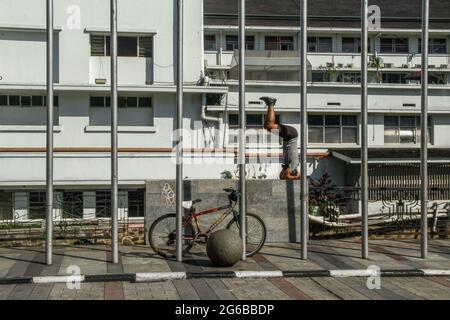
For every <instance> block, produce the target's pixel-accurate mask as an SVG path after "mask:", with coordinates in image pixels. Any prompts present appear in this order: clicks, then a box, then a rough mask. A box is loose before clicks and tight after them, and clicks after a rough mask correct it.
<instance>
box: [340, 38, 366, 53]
mask: <svg viewBox="0 0 450 320" xmlns="http://www.w3.org/2000/svg"><path fill="white" fill-rule="evenodd" d="M368 51H369V52H370V41H368ZM342 52H344V53H360V52H361V40H360V38H342Z"/></svg>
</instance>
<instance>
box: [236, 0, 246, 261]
mask: <svg viewBox="0 0 450 320" xmlns="http://www.w3.org/2000/svg"><path fill="white" fill-rule="evenodd" d="M246 122H247V121H246V114H245V0H240V1H239V156H238V161H239V191H240V193H241V198H240V202H239V212H240V219H241V220H240V224H241V229H240V232H241V239H242V247H243V251H242V260H243V261H245V260H246V259H247V255H246V251H247V250H246V244H247V242H246V239H247V224H246V220H247V219H246V213H247V210H246V208H247V205H246V201H247V198H246V197H247V191H246V185H245V160H246V159H245V149H246V147H245V145H246V137H245V126H246Z"/></svg>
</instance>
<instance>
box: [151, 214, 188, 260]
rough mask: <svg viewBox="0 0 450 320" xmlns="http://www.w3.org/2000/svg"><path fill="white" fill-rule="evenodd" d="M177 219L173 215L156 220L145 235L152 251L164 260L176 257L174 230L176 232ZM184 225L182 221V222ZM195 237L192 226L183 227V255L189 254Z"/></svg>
mask: <svg viewBox="0 0 450 320" xmlns="http://www.w3.org/2000/svg"><path fill="white" fill-rule="evenodd" d="M176 221H177V217H176V215H175V214H166V215H163V216H161V217H159V218H158V219H156V220H155V221H154V222H153V223H152V225H151V227H150V229H149V231H148V234H147V241H148V243H150V246H151V247H152V249H153V251H155V252H156V253H157V254H159V255H160V256H163V257H164V258H175V257H176V249H177V247H176V230H177V224H176ZM183 224H184V221H183ZM194 235H195V231H194V227H193V226H192V224H190V223H187V224H186V225H185V226H184V232H183V235H182V238H183V244H182V252H183V255H185V254H186V253H188V252H189V250H191V248H192V246H193V241H192V240H191V239H193V237H194Z"/></svg>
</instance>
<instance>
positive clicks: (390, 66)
mask: <svg viewBox="0 0 450 320" xmlns="http://www.w3.org/2000/svg"><path fill="white" fill-rule="evenodd" d="M393 67H394V64H393V63H385V64H384V66H383V68H388V69H391V68H393Z"/></svg>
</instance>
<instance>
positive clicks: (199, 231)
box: [183, 203, 236, 240]
mask: <svg viewBox="0 0 450 320" xmlns="http://www.w3.org/2000/svg"><path fill="white" fill-rule="evenodd" d="M234 207H235V205H233V204H231V203H230V204H227V205H225V206H221V207H216V208H212V209H207V210H203V211H200V212H196V211H195V209H191V213H190V215H189V216H188V217H187V219H186V222H185V223H184V224H183V227H184V226H186V225H187V224H189V223H192V220H194V222H195V227H196V228H197V232H196V234H195V235H194V236H193V237H188V236H183V240H196V239H197V237H198V236H199V235H208V234H210V233H211V232H212V231H213V230H214V229H215V228H216V227H217V226H218V225H219V224H221V223H222V221H224V220H225V218H226V217H228V215H229V214H230V213H232V212H233V213H235V212H236V211H235V210H234ZM228 209H231V210H228ZM192 210H193V211H192ZM224 210H226V211H225V212H224V213H222V214H221V215H220V217H219V218H218V219H217V220H215V221H214V222H213V223H212V224H211V225H210V226H209V228H208V230H206V232H203V230H202V228H201V227H200V223H199V219H198V218H199V217H201V216H204V215H207V214H211V213H215V212H219V211H224Z"/></svg>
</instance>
